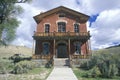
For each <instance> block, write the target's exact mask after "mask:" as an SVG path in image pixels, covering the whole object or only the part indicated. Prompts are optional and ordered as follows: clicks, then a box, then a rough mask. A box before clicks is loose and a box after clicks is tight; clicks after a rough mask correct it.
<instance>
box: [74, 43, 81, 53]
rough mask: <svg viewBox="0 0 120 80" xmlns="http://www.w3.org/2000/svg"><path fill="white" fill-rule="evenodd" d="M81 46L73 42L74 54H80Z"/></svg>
mask: <svg viewBox="0 0 120 80" xmlns="http://www.w3.org/2000/svg"><path fill="white" fill-rule="evenodd" d="M80 51H81V48H80V44H77V43H76V44H75V53H76V54H80Z"/></svg>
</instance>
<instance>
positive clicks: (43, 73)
mask: <svg viewBox="0 0 120 80" xmlns="http://www.w3.org/2000/svg"><path fill="white" fill-rule="evenodd" d="M51 71H52V68H44V67H40V68H34V69H33V70H30V71H29V72H28V73H26V74H17V75H14V74H0V80H46V78H47V77H48V75H49V74H50V72H51Z"/></svg>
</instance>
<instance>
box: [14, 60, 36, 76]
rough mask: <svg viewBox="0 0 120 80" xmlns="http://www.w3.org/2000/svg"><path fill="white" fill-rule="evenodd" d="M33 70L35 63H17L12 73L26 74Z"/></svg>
mask: <svg viewBox="0 0 120 80" xmlns="http://www.w3.org/2000/svg"><path fill="white" fill-rule="evenodd" d="M33 68H35V63H34V62H32V61H21V62H19V63H17V64H16V65H15V67H14V69H13V71H12V73H14V74H22V73H27V72H28V71H29V70H32V69H33Z"/></svg>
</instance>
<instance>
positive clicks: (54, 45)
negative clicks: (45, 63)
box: [53, 39, 56, 57]
mask: <svg viewBox="0 0 120 80" xmlns="http://www.w3.org/2000/svg"><path fill="white" fill-rule="evenodd" d="M55 45H56V41H55V39H54V43H53V51H54V53H53V55H54V56H53V57H55V54H56V53H55V52H56V51H55V49H56V48H55Z"/></svg>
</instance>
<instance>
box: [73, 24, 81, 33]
mask: <svg viewBox="0 0 120 80" xmlns="http://www.w3.org/2000/svg"><path fill="white" fill-rule="evenodd" d="M79 26H80V25H79V24H78V23H75V24H74V32H75V33H79V32H80V30H79Z"/></svg>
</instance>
